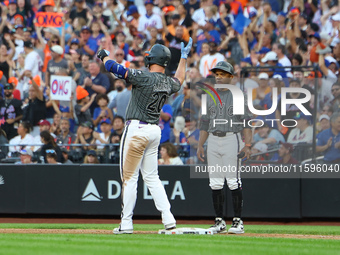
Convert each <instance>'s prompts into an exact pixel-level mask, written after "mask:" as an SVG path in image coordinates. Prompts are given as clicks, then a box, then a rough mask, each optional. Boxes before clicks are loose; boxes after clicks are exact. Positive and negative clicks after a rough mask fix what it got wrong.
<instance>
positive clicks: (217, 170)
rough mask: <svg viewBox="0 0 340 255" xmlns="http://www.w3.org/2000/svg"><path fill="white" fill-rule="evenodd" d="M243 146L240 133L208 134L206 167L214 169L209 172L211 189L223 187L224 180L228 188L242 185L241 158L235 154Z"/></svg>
mask: <svg viewBox="0 0 340 255" xmlns="http://www.w3.org/2000/svg"><path fill="white" fill-rule="evenodd" d="M243 147H244V143H243V141H242V138H241V134H240V133H236V134H235V133H233V132H228V133H227V135H226V136H224V137H218V136H214V135H213V134H211V133H210V134H209V136H208V148H207V159H208V167H209V168H210V169H213V170H214V172H213V173H209V182H210V183H209V186H210V188H211V189H212V190H220V189H223V186H224V182H225V180H227V185H228V187H229V189H230V190H235V189H238V188H241V187H242V182H241V177H240V166H241V160H240V159H239V158H237V154H238V153H239V151H240V150H241V149H242V148H243Z"/></svg>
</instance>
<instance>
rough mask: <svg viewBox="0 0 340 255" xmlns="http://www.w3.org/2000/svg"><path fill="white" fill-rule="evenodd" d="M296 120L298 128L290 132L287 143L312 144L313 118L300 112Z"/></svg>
mask: <svg viewBox="0 0 340 255" xmlns="http://www.w3.org/2000/svg"><path fill="white" fill-rule="evenodd" d="M294 119H295V120H296V122H297V124H296V128H294V129H292V130H291V131H290V133H289V135H288V139H287V142H288V143H292V144H297V143H312V141H313V127H312V126H311V122H312V117H311V116H308V115H305V114H303V113H300V112H298V113H297V114H296V116H295V117H294Z"/></svg>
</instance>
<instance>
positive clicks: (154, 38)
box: [143, 27, 164, 50]
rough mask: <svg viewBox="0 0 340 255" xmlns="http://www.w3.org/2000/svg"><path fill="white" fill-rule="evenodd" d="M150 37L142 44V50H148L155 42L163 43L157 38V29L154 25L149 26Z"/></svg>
mask: <svg viewBox="0 0 340 255" xmlns="http://www.w3.org/2000/svg"><path fill="white" fill-rule="evenodd" d="M149 32H150V39H147V40H146V41H145V43H144V45H143V50H150V49H151V48H152V46H154V45H155V44H157V43H158V44H162V45H164V41H163V40H162V39H159V38H158V29H157V28H156V27H151V28H150V31H149Z"/></svg>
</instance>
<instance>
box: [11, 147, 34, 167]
mask: <svg viewBox="0 0 340 255" xmlns="http://www.w3.org/2000/svg"><path fill="white" fill-rule="evenodd" d="M32 157H33V152H32V151H31V150H30V149H28V148H26V149H22V150H21V151H20V161H19V162H15V164H16V165H26V164H33V162H32Z"/></svg>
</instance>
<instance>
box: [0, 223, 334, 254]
mask: <svg viewBox="0 0 340 255" xmlns="http://www.w3.org/2000/svg"><path fill="white" fill-rule="evenodd" d="M115 226H116V224H115V225H108V224H0V228H27V229H28V228H31V229H32V228H35V229H38V228H44V229H107V230H111V229H112V228H113V227H115ZM187 226H188V225H178V227H187ZM190 226H195V227H201V228H206V227H208V226H207V225H190ZM134 227H135V230H144V231H155V230H158V229H161V228H162V225H146V224H145V225H144V224H135V226H134ZM245 227H246V232H247V233H281V234H318V235H340V227H332V226H278V225H245ZM118 253H120V254H122V255H125V254H134V255H138V254H189V255H194V254H221V255H222V254H228V255H229V254H230V255H231V254H237V255H243V254H251V255H257V254H261V255H262V254H275V255H276V254H340V241H339V240H323V239H293V238H263V237H247V236H233V235H213V236H199V235H156V234H141V235H93V234H77V235H73V234H0V254H6V255H10V254H20V255H22V254H25V255H26V254H27V255H33V254H34V255H39V254H43V255H45V254H73V255H75V254H100V255H105V254H110V255H113V254H118Z"/></svg>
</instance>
